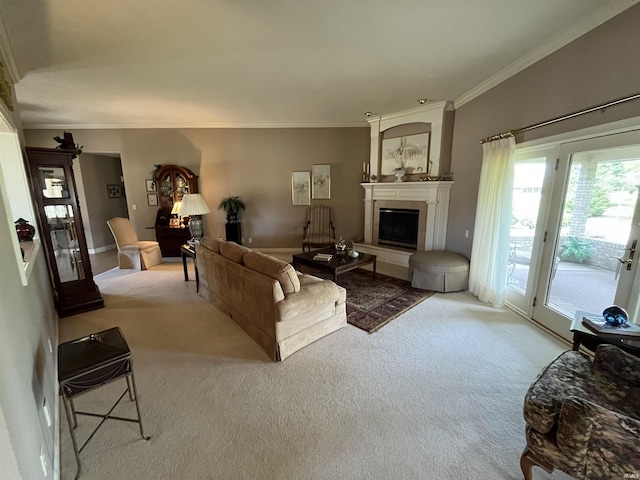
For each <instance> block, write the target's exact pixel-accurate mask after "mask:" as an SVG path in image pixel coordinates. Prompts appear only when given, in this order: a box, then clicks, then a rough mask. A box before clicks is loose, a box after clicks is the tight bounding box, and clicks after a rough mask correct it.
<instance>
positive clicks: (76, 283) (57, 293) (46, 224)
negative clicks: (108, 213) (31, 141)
mask: <svg viewBox="0 0 640 480" xmlns="http://www.w3.org/2000/svg"><path fill="white" fill-rule="evenodd" d="M72 143H73V142H72ZM26 152H27V163H28V164H29V176H30V180H31V193H32V195H33V198H34V200H35V202H36V205H37V209H38V223H39V225H40V232H41V234H42V239H41V240H42V244H43V245H44V248H45V254H46V258H47V263H48V267H49V272H50V277H51V280H52V283H53V291H54V300H55V304H56V309H57V310H58V314H59V315H60V316H61V317H64V316H67V315H74V314H76V313H80V312H85V311H88V310H94V309H96V308H101V307H103V306H104V301H103V299H102V297H101V296H100V291H99V290H98V287H97V286H96V284H95V282H94V281H93V273H92V271H91V263H90V261H89V250H88V248H87V242H86V239H85V236H84V227H83V225H82V215H81V213H80V206H79V203H78V197H77V194H76V185H75V179H74V176H73V170H72V158H73V156H74V154H75V150H72V149H56V148H31V147H27V148H26Z"/></svg>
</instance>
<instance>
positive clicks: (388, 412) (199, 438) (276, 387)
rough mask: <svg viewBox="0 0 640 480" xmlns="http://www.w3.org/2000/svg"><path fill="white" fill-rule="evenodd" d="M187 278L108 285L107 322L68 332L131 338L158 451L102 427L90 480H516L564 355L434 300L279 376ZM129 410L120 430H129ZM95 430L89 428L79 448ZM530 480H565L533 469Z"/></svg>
mask: <svg viewBox="0 0 640 480" xmlns="http://www.w3.org/2000/svg"><path fill="white" fill-rule="evenodd" d="M181 269H182V265H181V264H179V263H173V264H162V265H159V266H157V267H154V268H153V269H151V270H149V271H143V272H134V271H123V270H112V271H109V272H107V273H104V274H102V275H99V276H97V277H96V281H97V283H98V285H99V287H100V290H101V292H102V293H103V295H104V298H105V302H106V308H104V309H101V310H96V311H93V312H88V313H84V314H80V315H76V316H72V317H68V318H64V319H62V320H61V321H60V337H61V338H60V340H61V341H65V340H70V339H73V338H77V337H80V336H83V335H86V334H89V333H91V332H96V331H99V330H103V329H106V328H110V327H113V326H119V327H120V328H121V329H122V331H123V333H124V335H125V337H126V339H127V341H128V343H129V346H130V347H131V350H132V353H133V360H134V368H135V374H136V382H137V386H138V393H139V398H140V406H141V409H142V415H143V421H144V426H145V431H146V433H148V434H149V435H151V439H150V440H149V441H146V442H145V441H144V440H141V439H140V436H139V432H138V430H137V425H135V424H128V423H124V422H113V421H112V422H107V423H106V424H105V425H104V426H103V428H102V429H101V430H100V431H99V432H98V433H97V434H96V436H95V437H94V438H93V439H92V441H91V442H90V443H89V444H88V446H87V447H86V448H85V450H84V451H83V452H82V454H81V457H82V461H83V473H82V476H81V478H85V479H92V480H102V479H107V480H114V479H118V480H126V479H135V480H140V479H154V480H155V479H193V480H196V479H197V480H200V479H238V480H240V479H243V480H244V479H278V480H280V479H282V480H298V479H305V480H306V479H312V480H315V479H349V480H351V479H367V480H377V479H380V480H387V479H434V480H443V479H461V480H462V479H465V480H467V479H479V480H485V479H487V480H519V479H521V478H522V476H521V473H520V467H519V457H520V453H521V452H522V449H523V447H524V444H525V442H524V421H523V419H522V401H523V397H524V394H525V392H526V389H527V388H528V386H529V385H530V383H531V382H532V381H533V379H534V378H535V376H536V375H537V374H538V372H539V371H540V370H541V368H542V367H543V366H544V365H546V364H547V363H548V362H549V361H551V360H552V359H553V358H554V357H555V356H557V355H558V354H559V353H561V352H562V351H563V350H565V349H567V348H568V346H567V345H566V344H563V343H560V342H558V341H557V340H555V339H554V338H552V337H549V336H548V335H547V334H546V333H544V332H542V331H541V330H539V329H537V328H536V327H534V326H532V325H531V324H530V323H528V322H527V321H526V320H523V319H522V318H520V317H518V316H517V315H515V314H514V313H512V312H509V311H507V310H498V309H494V308H491V307H489V306H486V305H484V304H481V303H479V302H477V301H476V300H475V299H473V298H472V297H470V296H469V295H467V294H466V293H464V292H459V293H453V294H446V295H443V294H436V295H434V296H433V297H432V298H430V299H429V300H428V301H426V302H422V303H419V304H418V305H416V306H415V307H414V308H412V309H410V310H408V311H406V312H405V313H403V314H402V315H400V316H399V317H397V318H396V319H395V320H394V321H393V322H391V323H389V324H388V325H387V326H385V328H383V329H380V330H379V331H378V332H377V333H376V334H375V335H368V334H366V333H365V332H363V331H362V330H360V329H358V328H355V327H353V326H351V325H347V326H346V327H345V328H343V329H341V330H339V331H337V332H334V333H332V334H331V335H329V336H327V337H325V338H323V339H321V340H319V341H317V342H314V343H313V344H311V345H309V346H307V347H305V348H304V349H302V350H300V351H299V352H296V353H295V354H294V355H292V356H291V357H289V358H288V359H287V360H285V361H284V362H281V363H274V362H272V361H270V360H269V358H268V356H267V354H266V353H265V352H264V351H262V349H261V348H260V347H259V346H258V345H257V344H256V343H255V342H253V341H252V340H251V339H250V338H249V337H248V336H247V335H246V334H245V333H244V332H243V331H242V330H241V329H240V328H239V327H238V326H237V325H236V324H235V323H234V322H233V321H232V320H231V319H229V318H227V317H225V316H224V315H222V314H221V313H220V312H218V311H217V310H216V309H215V308H213V306H211V305H210V304H209V303H208V302H206V301H205V300H204V299H203V298H201V297H200V296H198V295H197V294H196V293H195V282H193V281H190V282H184V278H183V275H182V271H181ZM191 278H193V276H192V277H191ZM123 389H124V382H123V381H122V382H116V383H114V384H111V385H108V386H106V387H103V388H101V389H98V390H96V391H93V392H91V393H89V394H87V395H84V396H82V397H79V398H78V399H77V401H76V405H77V407H78V408H79V409H84V410H88V411H91V410H92V409H96V410H98V411H106V410H108V408H109V406H110V404H111V402H112V401H113V400H115V398H117V397H118V396H119V394H120V393H121V392H122V391H123ZM123 403H124V404H123V405H122V406H121V407H119V408H118V411H117V412H116V413H115V414H120V415H123V416H127V415H130V414H131V413H132V411H133V406H132V403H131V402H129V401H125V402H123ZM94 423H95V421H94V420H93V419H90V418H86V417H80V425H79V427H78V435H79V437H80V439H81V440H82V438H86V436H87V435H88V433H89V431H90V430H89V427H90V426H91V425H93V424H94ZM61 429H62V431H61V437H60V439H61V467H62V473H61V478H62V479H70V478H73V476H74V474H75V464H74V457H73V451H72V448H71V441H70V437H69V433H68V431H67V428H66V419H65V418H64V413H63V412H62V413H61ZM83 436H84V437H83ZM534 478H535V480H550V479H555V480H565V479H567V478H568V477H567V476H565V475H563V474H562V473H561V472H556V473H554V474H553V475H548V474H547V473H545V472H544V471H542V470H539V469H536V470H535V472H534Z"/></svg>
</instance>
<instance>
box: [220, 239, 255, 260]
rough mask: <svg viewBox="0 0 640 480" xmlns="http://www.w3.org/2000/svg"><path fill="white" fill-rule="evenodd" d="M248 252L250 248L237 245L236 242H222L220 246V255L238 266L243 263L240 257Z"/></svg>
mask: <svg viewBox="0 0 640 480" xmlns="http://www.w3.org/2000/svg"><path fill="white" fill-rule="evenodd" d="M250 251H251V249H250V248H247V247H243V246H242V245H238V244H237V243H236V242H223V243H221V244H220V255H222V256H223V257H224V258H228V259H229V260H231V261H232V262H236V263H239V264H242V263H243V262H242V257H244V256H245V255H246V254H247V253H249V252H250Z"/></svg>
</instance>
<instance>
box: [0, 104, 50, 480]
mask: <svg viewBox="0 0 640 480" xmlns="http://www.w3.org/2000/svg"><path fill="white" fill-rule="evenodd" d="M8 121H9V123H13V124H14V125H19V121H18V119H17V116H15V115H14V118H13V120H11V119H10V118H9V119H8ZM14 160H15V161H14ZM0 166H1V168H0V171H1V173H2V174H1V175H0V225H2V228H0V265H2V267H1V270H0V272H1V274H0V477H2V478H3V479H4V478H7V479H16V478H23V479H32V478H33V479H36V478H43V473H42V467H41V466H40V461H39V457H40V449H41V448H42V449H43V450H44V454H45V456H46V458H47V463H48V469H47V477H48V478H52V477H53V465H54V452H55V442H56V434H55V420H56V419H57V415H56V412H57V409H56V405H57V387H56V377H57V376H56V370H55V367H56V362H55V348H56V345H57V342H58V337H57V315H56V313H55V309H54V306H53V297H52V293H51V287H50V285H49V275H48V270H47V264H46V261H45V258H44V254H43V252H42V250H40V252H39V254H38V255H37V256H36V258H33V259H32V260H31V261H32V262H33V270H32V272H31V275H30V277H29V282H28V285H27V286H23V284H22V281H21V277H20V270H19V268H22V266H21V265H20V266H19V264H18V261H17V260H16V257H15V252H14V249H13V244H12V241H13V239H14V237H15V236H16V231H15V228H14V225H13V221H14V218H13V217H14V215H13V213H12V208H11V206H10V205H8V204H7V203H5V199H7V198H9V197H8V196H6V193H7V189H6V185H4V182H5V181H6V179H7V178H11V179H15V178H18V177H20V178H22V181H20V182H18V183H20V184H21V185H22V191H21V192H20V193H21V195H20V201H24V198H27V199H28V201H29V202H30V194H29V192H28V190H27V188H26V185H25V182H24V174H23V172H22V171H19V170H21V169H23V162H22V160H21V158H15V159H10V158H7V157H6V156H4V155H3V156H2V157H1V158H0ZM16 169H17V170H18V171H16ZM8 170H12V171H11V172H8ZM7 173H10V175H5V174H7ZM3 178H4V181H2V180H1V179H3ZM15 187H16V185H15V184H14V185H12V189H14V190H13V191H14V193H15ZM11 198H13V197H11ZM32 223H33V224H34V225H35V222H32ZM49 341H50V342H51V345H52V346H53V348H54V351H53V352H51V351H50V350H49ZM45 401H46V403H47V405H48V407H49V411H50V413H51V416H52V420H53V421H54V426H51V427H49V426H47V425H46V422H45V418H44V415H43V410H42V406H43V403H44V402H45Z"/></svg>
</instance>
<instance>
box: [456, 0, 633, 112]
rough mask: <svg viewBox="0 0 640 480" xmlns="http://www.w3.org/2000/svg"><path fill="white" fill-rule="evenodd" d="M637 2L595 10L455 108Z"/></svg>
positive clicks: (619, 1) (615, 2)
mask: <svg viewBox="0 0 640 480" xmlns="http://www.w3.org/2000/svg"><path fill="white" fill-rule="evenodd" d="M637 2H638V0H612V1H610V2H608V3H606V4H605V5H603V6H602V7H600V8H599V9H597V10H594V11H593V12H592V14H591V15H589V16H587V17H585V18H583V19H582V20H581V21H580V22H578V23H576V24H574V25H571V26H570V27H569V28H568V29H567V30H566V31H564V32H562V33H561V34H560V35H558V36H556V37H554V38H552V39H551V40H549V41H548V42H546V43H543V44H542V45H540V46H539V47H537V48H535V49H533V50H531V51H530V52H529V53H527V54H526V55H524V56H523V57H520V58H519V59H518V60H516V61H515V62H513V63H512V64H511V65H509V66H508V67H506V68H504V69H502V70H500V71H499V72H498V73H496V74H494V75H492V76H491V77H489V78H488V79H486V80H485V81H484V82H482V83H480V84H479V85H477V86H476V87H474V88H472V89H471V90H469V91H468V92H467V93H465V94H464V95H461V96H460V97H458V98H457V99H455V100H454V107H455V108H456V109H458V108H460V107H461V106H462V105H464V104H465V103H468V102H470V101H471V100H473V99H474V98H476V97H479V96H480V95H482V94H483V93H485V92H487V91H489V90H491V89H492V88H493V87H495V86H496V85H498V84H500V83H502V82H504V81H505V80H507V79H509V78H511V77H512V76H514V75H516V74H517V73H519V72H521V71H522V70H524V69H525V68H527V67H530V66H531V65H533V64H534V63H536V62H537V61H539V60H542V59H543V58H544V57H546V56H548V55H551V54H552V53H553V52H555V51H556V50H559V49H560V48H562V47H564V46H565V45H567V44H569V43H571V42H572V41H574V40H575V39H577V38H578V37H580V36H582V35H584V34H585V33H587V32H589V31H591V30H593V29H594V28H596V27H597V26H599V25H601V24H603V23H604V22H606V21H607V20H610V19H611V18H613V17H615V16H616V15H618V14H620V13H622V12H624V11H625V10H627V9H628V8H630V7H632V6H633V5H635V4H636V3H637Z"/></svg>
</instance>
